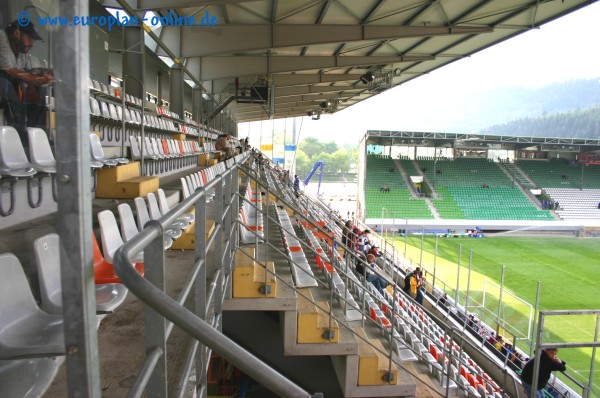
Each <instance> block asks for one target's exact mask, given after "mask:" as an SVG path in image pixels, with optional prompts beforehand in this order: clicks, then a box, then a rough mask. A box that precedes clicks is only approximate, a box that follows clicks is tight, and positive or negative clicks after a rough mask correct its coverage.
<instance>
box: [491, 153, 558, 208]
mask: <svg viewBox="0 0 600 398" xmlns="http://www.w3.org/2000/svg"><path fill="white" fill-rule="evenodd" d="M496 164H497V165H498V166H499V167H500V169H501V170H502V171H503V172H504V173H505V174H507V175H508V176H509V177H510V178H512V180H513V184H514V185H515V186H517V187H518V188H519V189H520V190H521V192H523V194H524V195H525V196H526V197H527V199H529V201H530V202H531V203H532V204H533V205H534V206H535V208H536V209H538V210H541V209H542V206H541V205H540V202H539V200H537V198H536V197H535V196H533V194H532V193H531V189H535V188H537V185H535V183H534V182H533V181H532V180H530V179H529V177H527V175H525V173H523V171H522V170H521V169H520V168H519V167H517V165H515V164H514V163H505V162H498V163H496ZM552 215H553V216H554V217H555V218H556V219H559V218H558V217H557V215H556V213H554V212H552Z"/></svg>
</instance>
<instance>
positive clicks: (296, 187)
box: [294, 174, 300, 198]
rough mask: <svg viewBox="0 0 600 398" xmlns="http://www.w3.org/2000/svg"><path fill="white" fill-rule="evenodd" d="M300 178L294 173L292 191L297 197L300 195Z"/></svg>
mask: <svg viewBox="0 0 600 398" xmlns="http://www.w3.org/2000/svg"><path fill="white" fill-rule="evenodd" d="M299 190H300V178H298V175H297V174H296V175H294V193H295V194H296V197H297V198H299V197H300V192H299Z"/></svg>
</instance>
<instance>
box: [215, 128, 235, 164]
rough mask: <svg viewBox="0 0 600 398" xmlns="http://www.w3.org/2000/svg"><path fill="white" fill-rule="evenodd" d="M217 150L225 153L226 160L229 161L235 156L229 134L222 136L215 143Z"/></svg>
mask: <svg viewBox="0 0 600 398" xmlns="http://www.w3.org/2000/svg"><path fill="white" fill-rule="evenodd" d="M215 149H216V150H217V151H221V152H225V159H229V158H231V157H232V156H233V148H231V145H230V144H229V134H220V135H219V138H217V142H216V143H215Z"/></svg>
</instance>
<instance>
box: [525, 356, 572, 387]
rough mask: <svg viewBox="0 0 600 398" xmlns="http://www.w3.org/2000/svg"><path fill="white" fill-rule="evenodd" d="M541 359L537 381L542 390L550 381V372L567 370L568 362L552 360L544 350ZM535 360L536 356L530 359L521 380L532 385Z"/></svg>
mask: <svg viewBox="0 0 600 398" xmlns="http://www.w3.org/2000/svg"><path fill="white" fill-rule="evenodd" d="M540 359H541V361H542V362H541V363H540V371H539V375H538V382H537V389H538V390H541V389H542V388H544V387H545V386H546V384H547V383H548V380H550V373H551V372H552V371H554V370H559V371H563V372H564V371H565V370H567V363H566V362H564V361H563V362H562V363H559V362H556V361H554V360H552V359H551V358H550V357H549V356H548V354H546V351H542V355H541V357H540ZM533 362H534V358H531V359H530V360H529V361H527V363H526V364H525V367H524V368H523V372H521V380H523V381H524V382H525V383H527V384H529V385H531V382H532V379H533Z"/></svg>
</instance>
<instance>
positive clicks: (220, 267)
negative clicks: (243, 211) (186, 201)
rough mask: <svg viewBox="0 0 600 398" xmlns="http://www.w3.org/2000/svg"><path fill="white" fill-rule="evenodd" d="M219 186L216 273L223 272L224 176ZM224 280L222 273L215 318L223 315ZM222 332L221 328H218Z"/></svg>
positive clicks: (216, 210)
mask: <svg viewBox="0 0 600 398" xmlns="http://www.w3.org/2000/svg"><path fill="white" fill-rule="evenodd" d="M216 179H217V184H216V185H215V200H214V203H215V228H217V227H218V226H220V228H218V230H217V231H218V233H219V235H218V236H217V237H216V239H215V248H214V254H213V256H214V260H215V261H214V264H215V269H214V271H218V270H221V271H223V268H224V264H223V207H224V204H225V203H224V199H223V176H222V175H218V176H217V177H216ZM224 280H225V275H224V272H221V274H220V276H219V280H218V281H217V288H216V290H215V303H214V312H215V316H218V315H219V314H221V311H222V306H223V298H224V296H223V290H224V286H223V285H224ZM218 329H219V330H221V327H220V326H219V327H218Z"/></svg>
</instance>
